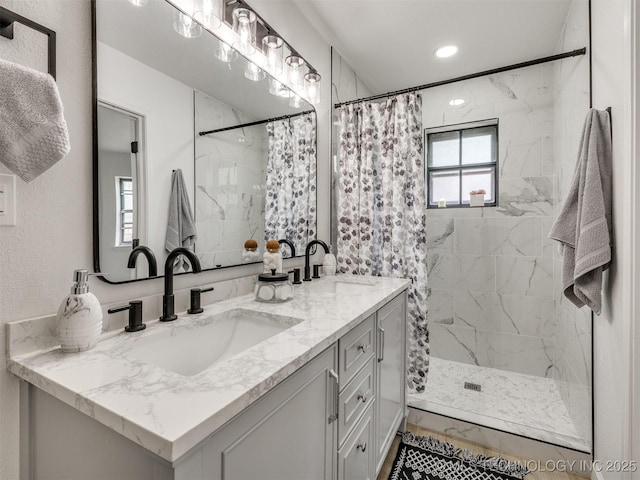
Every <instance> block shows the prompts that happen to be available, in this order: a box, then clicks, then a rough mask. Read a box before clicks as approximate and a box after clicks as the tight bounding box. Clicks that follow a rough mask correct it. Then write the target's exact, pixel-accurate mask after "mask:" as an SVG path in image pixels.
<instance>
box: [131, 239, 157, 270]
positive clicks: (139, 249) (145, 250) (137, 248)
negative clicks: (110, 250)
mask: <svg viewBox="0 0 640 480" xmlns="http://www.w3.org/2000/svg"><path fill="white" fill-rule="evenodd" d="M140 254H142V255H144V256H145V257H146V258H147V262H148V263H149V276H150V277H157V276H158V262H156V256H155V255H154V254H153V251H152V250H151V249H150V248H149V247H146V246H144V245H134V247H133V250H131V253H130V254H129V260H128V261H127V268H136V259H137V258H138V255H140Z"/></svg>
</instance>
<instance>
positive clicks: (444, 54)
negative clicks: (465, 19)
mask: <svg viewBox="0 0 640 480" xmlns="http://www.w3.org/2000/svg"><path fill="white" fill-rule="evenodd" d="M456 53H458V47H456V46H455V45H446V46H444V47H440V48H437V49H436V50H435V51H434V52H433V54H434V55H435V56H436V57H438V58H448V57H451V56H453V55H455V54H456Z"/></svg>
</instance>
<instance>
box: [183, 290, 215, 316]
mask: <svg viewBox="0 0 640 480" xmlns="http://www.w3.org/2000/svg"><path fill="white" fill-rule="evenodd" d="M211 291H213V287H209V288H192V289H191V295H190V296H191V301H190V302H189V310H187V313H191V314H194V313H202V312H204V309H203V308H202V306H201V304H200V300H201V297H200V294H202V293H206V292H211Z"/></svg>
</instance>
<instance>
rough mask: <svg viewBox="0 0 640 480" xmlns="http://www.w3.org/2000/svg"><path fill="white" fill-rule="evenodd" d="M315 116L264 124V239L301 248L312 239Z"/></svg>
mask: <svg viewBox="0 0 640 480" xmlns="http://www.w3.org/2000/svg"><path fill="white" fill-rule="evenodd" d="M315 127H316V117H315V115H314V114H312V113H307V114H303V115H299V116H296V117H291V118H289V119H286V120H278V121H274V122H269V123H267V136H268V154H267V181H266V192H265V195H266V201H265V240H270V239H272V238H273V239H276V240H279V239H282V238H286V239H287V240H289V241H291V242H293V244H294V245H295V247H296V250H298V251H302V249H303V248H304V247H305V246H306V245H307V243H309V241H311V240H313V239H315V238H316V230H315V229H316V128H315Z"/></svg>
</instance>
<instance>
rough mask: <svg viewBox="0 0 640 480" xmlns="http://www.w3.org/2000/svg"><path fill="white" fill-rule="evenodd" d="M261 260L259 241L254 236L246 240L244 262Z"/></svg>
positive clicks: (243, 253) (243, 254)
mask: <svg viewBox="0 0 640 480" xmlns="http://www.w3.org/2000/svg"><path fill="white" fill-rule="evenodd" d="M259 261H260V251H259V250H258V242H256V241H255V240H254V239H253V238H251V239H249V240H247V241H246V242H244V251H243V252H242V263H253V262H259Z"/></svg>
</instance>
